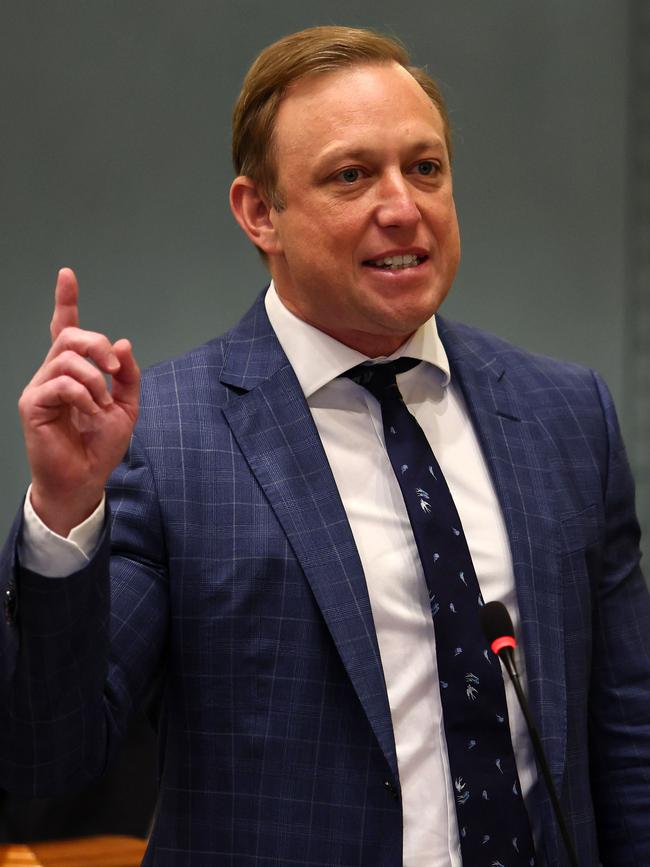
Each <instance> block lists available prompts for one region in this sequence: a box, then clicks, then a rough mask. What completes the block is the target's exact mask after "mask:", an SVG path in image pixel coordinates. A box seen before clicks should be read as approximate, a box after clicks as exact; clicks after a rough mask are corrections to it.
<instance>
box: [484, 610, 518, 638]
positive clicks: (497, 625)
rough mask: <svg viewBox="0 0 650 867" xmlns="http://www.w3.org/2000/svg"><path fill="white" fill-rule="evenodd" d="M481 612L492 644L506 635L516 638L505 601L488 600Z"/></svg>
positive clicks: (485, 631)
mask: <svg viewBox="0 0 650 867" xmlns="http://www.w3.org/2000/svg"><path fill="white" fill-rule="evenodd" d="M479 613H480V617H481V626H482V627H483V632H484V634H485V637H486V638H487V640H488V643H489V644H490V645H492V643H493V642H494V641H496V640H497V639H498V638H503V637H504V636H512V637H513V638H514V635H515V630H514V628H513V626H512V620H511V619H510V614H508V609H507V608H506V606H505V605H504V604H503V602H488V603H487V605H484V606H483V607H482V608H481V609H480V612H479Z"/></svg>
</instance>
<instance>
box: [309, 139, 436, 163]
mask: <svg viewBox="0 0 650 867" xmlns="http://www.w3.org/2000/svg"><path fill="white" fill-rule="evenodd" d="M444 146H445V143H444V141H443V139H441V138H438V137H437V136H435V137H432V138H423V139H418V140H415V141H413V142H412V143H409V146H408V150H409V152H411V153H419V152H422V151H428V150H433V151H438V150H440V149H444ZM378 150H379V148H374V147H372V146H367V145H359V146H358V147H349V146H348V145H345V144H340V145H339V144H334V145H332V146H331V147H330V148H326V149H325V150H324V151H323V152H322V153H321V154H319V155H318V158H317V163H318V165H319V166H327V165H328V164H330V163H333V162H337V161H338V160H340V159H345V160H348V159H350V160H365V159H372V157H373V156H375V155H376V154H377V152H378Z"/></svg>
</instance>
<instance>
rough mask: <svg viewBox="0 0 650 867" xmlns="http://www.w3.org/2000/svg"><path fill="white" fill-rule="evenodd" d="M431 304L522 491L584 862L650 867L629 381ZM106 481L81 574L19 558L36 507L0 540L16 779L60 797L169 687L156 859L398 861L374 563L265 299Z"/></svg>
mask: <svg viewBox="0 0 650 867" xmlns="http://www.w3.org/2000/svg"><path fill="white" fill-rule="evenodd" d="M438 326H439V331H440V336H441V338H442V340H443V343H444V345H445V348H446V350H447V353H448V356H449V360H450V364H451V368H452V375H453V376H455V377H456V378H457V380H458V382H459V383H460V385H461V387H462V390H463V393H464V396H465V399H466V401H467V406H468V409H469V412H470V415H471V418H472V421H473V423H474V425H475V428H476V431H477V434H478V437H479V440H480V442H481V444H482V447H483V450H484V453H485V457H486V459H487V463H488V465H489V468H490V471H491V474H492V477H493V480H494V484H495V487H496V491H497V494H498V497H499V500H500V503H501V507H502V509H503V514H504V517H505V522H506V526H507V530H508V534H509V539H510V545H511V549H512V556H513V562H514V569H515V576H516V584H517V594H518V601H519V606H520V610H521V619H522V636H521V637H522V640H523V644H524V649H525V654H526V663H527V672H528V681H529V693H530V700H531V703H532V708H533V713H534V715H535V717H536V719H537V721H538V724H539V727H540V730H541V735H542V739H543V741H544V744H545V747H546V750H547V752H548V756H549V759H550V765H551V769H552V774H553V777H554V779H555V782H556V785H557V787H558V789H559V793H560V798H561V801H562V803H563V806H564V808H565V810H566V812H567V815H568V818H569V822H570V826H571V831H572V834H573V835H574V838H575V841H576V846H577V849H578V852H579V858H580V864H581V865H583V867H592V865H594V867H595V865H597V864H599V863H600V862H602V864H603V865H606V867H627V865H629V867H632V865H637V867H638V865H650V702H649V697H650V604H649V601H648V593H647V590H646V587H645V584H644V581H643V578H642V575H641V572H640V569H639V550H638V527H637V523H636V519H635V516H634V506H633V485H632V481H631V477H630V473H629V469H628V466H627V462H626V459H625V455H624V451H623V447H622V444H621V440H620V435H619V431H618V427H617V423H616V418H615V414H614V410H613V407H612V404H611V401H610V398H609V396H608V393H607V391H606V389H605V387H604V385H603V384H602V382H601V381H600V380H599V379H598V377H597V376H596V375H594V374H593V373H592V372H589V371H586V370H583V369H581V368H578V367H576V366H573V365H568V364H563V363H559V362H556V361H551V360H549V359H545V358H541V357H537V356H532V355H530V354H528V353H525V352H523V351H521V350H518V349H515V348H514V347H512V346H510V345H508V344H506V343H504V342H503V341H501V340H498V339H497V338H494V337H490V336H488V335H485V334H483V333H481V332H478V331H476V330H474V329H471V328H467V327H464V326H460V325H455V324H451V323H447V322H445V321H444V320H443V319H441V318H439V320H438ZM108 493H109V501H110V513H109V516H108V518H107V529H106V533H105V536H104V538H103V540H102V543H101V545H100V548H99V550H98V552H97V555H96V556H95V558H94V559H93V560H92V562H91V563H90V564H89V566H88V567H87V568H86V569H84V570H83V571H81V572H79V573H77V574H74V575H71V576H69V577H68V578H64V579H51V578H49V579H48V578H43V577H42V576H40V575H36V574H34V573H31V572H28V571H27V570H24V569H22V570H21V569H20V566H19V564H18V563H17V562H16V554H15V549H16V538H17V534H19V533H20V520H19V519H18V520H17V522H16V525H15V527H14V529H13V531H12V536H11V538H10V539H9V540H8V543H7V545H6V546H5V549H4V551H3V554H2V562H1V564H0V589H1V590H2V593H3V594H5V595H6V596H7V600H8V601H11V602H12V605H11V606H10V607H9V608H8V610H7V616H6V618H5V621H4V622H3V623H2V626H1V631H0V675H1V677H2V701H1V707H0V721H1V723H2V725H1V726H0V786H3V787H5V788H7V789H9V790H12V791H16V792H18V793H22V794H24V795H27V796H39V795H46V794H48V795H50V794H52V793H56V792H58V791H62V790H66V789H69V788H71V787H75V786H81V785H83V783H84V782H86V781H87V780H89V779H90V778H93V777H95V776H97V775H98V774H100V773H101V772H102V770H103V769H104V767H105V766H106V763H107V761H108V760H109V758H110V756H111V754H112V752H113V750H114V749H115V745H116V744H117V743H119V740H120V735H121V734H122V733H123V732H124V729H125V727H126V725H127V721H128V719H129V716H130V714H131V713H132V711H133V710H134V708H135V707H136V706H137V705H138V704H139V703H140V702H142V701H143V698H144V696H145V695H146V694H147V692H148V691H150V690H151V688H152V684H156V685H157V686H156V689H157V693H156V694H157V701H158V705H159V722H158V726H159V743H160V771H159V774H160V780H159V785H160V793H159V800H158V805H157V809H156V816H155V823H154V827H153V831H152V835H151V839H150V845H149V848H148V851H147V855H146V857H145V862H144V863H145V864H147V865H156V867H171V865H174V867H179V865H192V867H203V865H215V864H218V865H221V864H224V865H232V867H253V865H255V867H259V865H263V867H264V865H282V867H289V865H303V867H317V865H318V867H333V865H341V867H342V865H346V867H353V865H364V867H398V865H400V864H401V857H402V815H401V806H400V789H399V777H398V772H397V763H396V756H395V744H394V740H393V733H392V728H391V718H390V711H389V706H388V700H387V695H386V688H385V683H384V678H383V673H382V666H381V661H380V657H379V651H378V646H377V639H376V635H375V630H374V626H373V620H372V615H371V610H370V605H369V601H368V593H367V589H366V583H365V580H364V576H363V573H362V569H361V564H360V561H359V557H358V554H357V551H356V548H355V544H354V541H353V537H352V534H351V530H350V527H349V525H348V522H347V520H346V516H345V513H344V510H343V507H342V504H341V501H340V498H339V495H338V492H337V489H336V487H335V484H334V479H333V477H332V473H331V471H330V468H329V465H328V463H327V460H326V457H325V454H324V451H323V448H322V445H321V443H320V440H319V438H318V435H317V432H316V428H315V426H314V423H313V420H312V417H311V414H310V412H309V409H308V407H307V404H306V402H305V400H304V397H303V395H302V393H301V390H300V388H299V385H298V383H297V380H296V378H295V375H294V372H293V370H292V368H291V367H290V365H289V363H288V362H287V359H286V357H285V355H284V353H283V352H282V350H281V348H280V346H279V344H278V342H277V339H276V338H275V335H274V333H273V331H272V329H271V327H270V324H269V322H268V319H267V317H266V313H265V311H264V306H263V302H262V300H261V299H258V301H257V302H256V304H255V305H254V306H253V308H252V309H251V311H250V312H249V313H248V314H247V316H246V317H245V318H244V319H243V320H242V321H241V322H240V323H239V325H237V326H236V327H235V328H234V329H233V330H232V331H231V332H229V333H228V334H226V335H225V336H224V337H223V338H221V339H218V340H215V341H212V342H210V343H208V344H206V345H205V346H203V347H200V348H199V349H197V350H195V351H193V352H190V353H188V354H187V355H185V356H184V357H182V358H180V359H177V360H175V361H171V362H168V363H164V364H161V365H159V366H156V367H154V368H152V369H151V370H150V371H149V372H148V373H147V374H146V375H145V377H144V381H143V396H142V408H141V414H140V418H139V421H138V425H137V428H136V432H135V434H134V437H133V440H132V444H131V447H130V449H129V453H128V455H127V457H126V460H125V462H124V463H123V464H122V465H121V466H120V467H119V468H118V470H117V471H116V472H115V474H114V476H113V478H112V480H111V482H110V486H109V492H108ZM14 599H15V602H14ZM16 603H17V604H16ZM540 788H541V785H540ZM436 796H437V793H436V792H432V793H431V797H432V798H435V797H436ZM534 808H535V809H536V810H538V811H539V814H540V815H541V817H542V824H543V830H544V840H543V845H544V858H545V863H546V864H547V865H549V867H558V865H564V864H565V863H566V861H565V856H564V852H563V849H562V844H561V841H560V840H559V837H558V834H557V832H556V829H555V824H554V821H553V818H552V815H551V812H550V807H549V803H548V799H547V798H546V797H545V796H544V793H543V791H540V793H539V798H538V802H537V803H536V805H535V807H534ZM422 809H426V804H423V805H422Z"/></svg>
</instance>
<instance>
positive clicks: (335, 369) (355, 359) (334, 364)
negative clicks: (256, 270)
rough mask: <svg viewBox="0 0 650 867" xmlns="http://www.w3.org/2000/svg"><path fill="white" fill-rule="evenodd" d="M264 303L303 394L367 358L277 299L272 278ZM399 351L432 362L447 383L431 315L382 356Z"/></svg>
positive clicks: (395, 355) (398, 354)
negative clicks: (311, 323) (407, 337)
mask: <svg viewBox="0 0 650 867" xmlns="http://www.w3.org/2000/svg"><path fill="white" fill-rule="evenodd" d="M264 305H265V307H266V312H267V315H268V317H269V320H270V322H271V326H272V328H273V330H274V331H275V334H276V337H277V338H278V340H279V341H280V345H281V346H282V349H283V350H284V352H285V355H286V356H287V358H288V359H289V362H290V364H291V366H292V367H293V370H294V372H295V374H296V377H297V378H298V382H299V383H300V387H301V388H302V390H303V393H304V395H305V397H306V398H309V397H311V396H312V394H314V393H315V392H316V391H318V389H319V388H322V387H323V386H324V385H327V383H328V382H331V381H332V380H333V379H336V377H337V376H340V375H341V374H342V373H344V372H345V371H346V370H349V369H350V368H351V367H354V366H355V365H357V364H361V363H362V362H364V361H368V360H369V359H368V356H366V355H363V353H361V352H357V350H356V349H351V348H350V347H349V346H346V345H345V344H343V343H340V342H339V341H338V340H335V339H334V338H333V337H330V336H329V334H325V332H323V331H319V330H318V328H315V327H314V326H313V325H309V324H308V323H307V322H304V321H303V320H302V319H299V318H298V317H297V316H295V315H294V314H293V313H291V311H290V310H288V309H287V308H286V307H285V306H284V304H283V303H282V301H281V300H280V296H279V295H278V293H277V290H276V288H275V286H274V285H273V281H271V284H270V285H269V288H268V290H267V292H266V295H265V297H264ZM402 355H408V356H409V357H410V358H419V359H420V360H421V361H426V362H427V363H429V364H432V365H434V366H435V367H436V368H437V369H438V370H439V371H440V374H441V376H440V380H441V384H442V385H443V386H446V385H449V380H450V372H449V361H448V359H447V353H446V352H445V349H444V346H443V345H442V341H441V340H440V337H439V336H438V329H437V327H436V320H435V316H432V317H431V319H429V320H427V322H425V323H424V325H421V326H420V328H418V330H417V331H416V332H415V333H414V334H412V335H411V337H409V339H408V340H407V341H406V343H404V344H403V345H402V346H400V347H399V349H398V350H396V351H395V352H394V353H393V354H392V355H390V356H387V357H386V360H393V359H395V358H400V357H401V356H402ZM374 360H377V359H374ZM381 360H383V359H381Z"/></svg>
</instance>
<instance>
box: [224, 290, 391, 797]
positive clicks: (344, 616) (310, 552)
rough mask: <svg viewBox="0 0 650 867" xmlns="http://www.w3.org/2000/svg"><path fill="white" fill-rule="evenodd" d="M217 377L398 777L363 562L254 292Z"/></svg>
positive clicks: (229, 414)
mask: <svg viewBox="0 0 650 867" xmlns="http://www.w3.org/2000/svg"><path fill="white" fill-rule="evenodd" d="M221 379H222V382H224V383H225V384H227V385H229V386H231V387H234V388H236V389H237V390H239V391H240V392H241V393H240V395H239V396H238V397H237V398H235V399H233V400H231V401H230V402H229V403H228V405H227V406H226V407H225V408H224V414H225V417H226V421H227V422H228V424H229V425H230V429H231V430H232V433H233V436H234V437H235V439H236V440H237V443H238V445H239V447H240V449H241V451H242V453H243V455H244V457H245V458H246V460H247V462H248V464H249V466H250V469H251V472H252V473H253V474H254V476H255V477H256V479H257V481H258V482H259V484H260V485H261V487H262V488H263V490H264V492H265V494H266V496H267V497H268V500H269V502H270V504H271V507H272V508H273V510H274V511H275V514H276V516H277V518H278V520H279V522H280V523H281V525H282V527H283V529H284V531H285V533H286V534H287V537H288V539H289V541H290V543H291V546H292V548H293V551H294V553H295V555H296V558H297V560H298V562H299V563H300V565H301V567H302V569H303V571H304V573H305V576H306V578H307V581H308V582H309V584H310V587H311V589H312V592H313V594H314V598H315V600H316V603H317V604H318V606H319V607H320V610H321V612H322V615H323V618H324V620H325V623H326V624H327V627H328V629H329V631H330V633H331V636H332V639H333V641H334V643H335V645H336V647H337V650H338V653H339V655H340V657H341V660H342V661H343V665H344V666H345V668H346V671H347V673H348V676H349V678H350V680H351V682H352V685H353V687H354V689H355V690H356V693H357V695H358V697H359V701H360V702H361V704H362V706H363V708H364V710H365V713H366V715H367V717H368V720H369V722H370V725H371V727H372V729H373V731H374V733H375V736H376V738H377V740H378V742H379V744H380V746H381V748H382V750H383V752H384V755H385V756H386V759H387V761H388V763H389V765H390V767H391V769H392V771H393V774H394V777H395V780H397V758H396V754H395V743H394V738H393V731H392V725H391V718H390V709H389V705H388V697H387V693H386V686H385V682H384V675H383V670H382V666H381V660H380V656H379V648H378V644H377V638H376V634H375V628H374V623H373V619H372V613H371V609H370V601H369V598H368V591H367V588H366V582H365V578H364V575H363V571H362V567H361V562H360V560H359V555H358V553H357V549H356V546H355V543H354V539H353V536H352V532H351V530H350V526H349V524H348V521H347V517H346V515H345V511H344V509H343V505H342V503H341V500H340V497H339V493H338V490H337V488H336V484H335V482H334V477H333V475H332V472H331V470H330V467H329V464H328V461H327V458H326V455H325V452H324V450H323V446H322V444H321V441H320V438H319V436H318V432H317V430H316V426H315V424H314V421H313V418H312V415H311V412H310V410H309V407H308V406H307V403H306V401H305V398H304V395H303V393H302V390H301V388H300V385H299V383H298V381H297V379H296V377H295V374H294V372H293V369H292V368H291V366H290V364H289V362H288V361H287V358H286V356H285V355H284V352H283V351H282V349H281V347H280V345H279V343H278V341H277V339H276V337H275V334H274V333H273V331H272V329H271V326H270V323H269V321H268V318H267V316H266V312H265V311H264V307H263V302H262V301H261V300H258V302H257V303H256V305H255V306H254V307H253V308H252V310H251V311H250V313H249V314H248V315H247V316H246V317H245V318H244V319H243V320H242V322H241V323H240V324H239V325H238V326H237V327H236V329H235V330H234V331H233V332H232V339H231V341H230V342H229V346H228V349H227V353H226V359H225V363H224V368H223V372H222V376H221Z"/></svg>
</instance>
